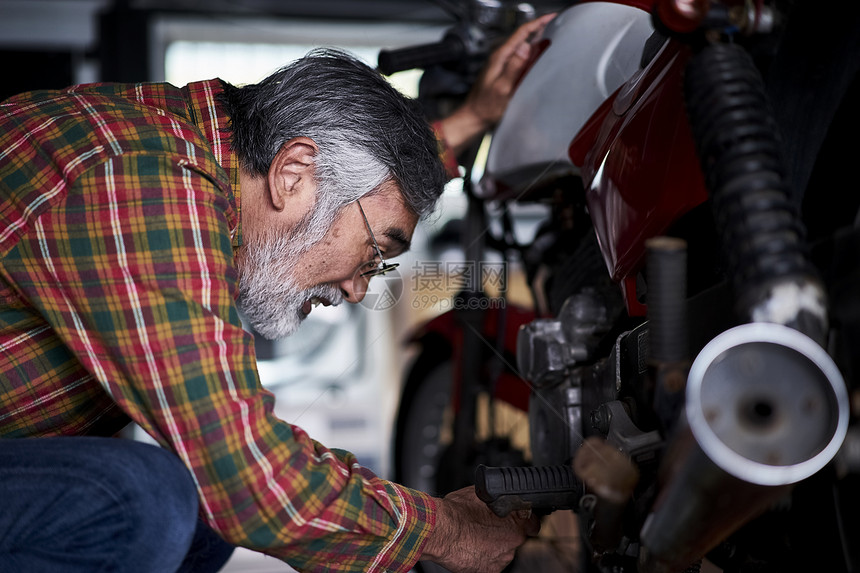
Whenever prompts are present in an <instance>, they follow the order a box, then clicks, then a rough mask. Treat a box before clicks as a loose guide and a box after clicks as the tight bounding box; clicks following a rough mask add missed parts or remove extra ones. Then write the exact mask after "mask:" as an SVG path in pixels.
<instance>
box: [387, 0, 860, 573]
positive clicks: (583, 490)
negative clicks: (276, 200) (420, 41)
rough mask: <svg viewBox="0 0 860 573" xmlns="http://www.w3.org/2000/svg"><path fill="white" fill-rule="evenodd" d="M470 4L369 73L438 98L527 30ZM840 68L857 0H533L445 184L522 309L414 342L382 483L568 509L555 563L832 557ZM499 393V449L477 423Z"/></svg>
mask: <svg viewBox="0 0 860 573" xmlns="http://www.w3.org/2000/svg"><path fill="white" fill-rule="evenodd" d="M471 6H472V8H473V9H472V10H471V11H469V10H465V11H464V10H462V9H461V10H458V11H457V16H458V18H459V19H460V23H459V24H458V26H456V27H455V28H453V29H452V31H451V32H450V33H449V34H448V35H446V37H445V38H443V40H442V41H441V42H440V43H439V45H437V46H435V47H434V50H435V51H434V50H429V49H427V47H424V48H420V47H419V48H415V49H413V50H412V51H411V52H407V51H402V52H399V51H397V50H394V51H391V52H388V53H386V54H385V63H386V66H383V65H382V64H383V58H382V57H381V58H380V67H381V68H383V67H384V68H387V69H383V71H387V72H391V71H393V70H394V69H396V68H402V67H404V66H408V67H423V68H424V69H425V76H426V77H425V80H426V82H424V87H425V90H424V93H425V96H426V99H427V100H429V101H436V102H438V101H440V100H445V98H446V97H447V96H452V94H453V98H454V99H456V97H460V96H462V95H463V94H464V93H465V91H467V88H468V85H469V82H468V79H469V78H471V79H474V74H475V69H477V68H479V67H480V66H479V65H477V64H476V62H478V61H480V58H481V57H482V56H483V57H485V56H486V54H487V53H488V52H489V51H490V49H491V46H492V39H493V38H496V37H502V36H503V35H504V33H506V32H507V33H509V32H510V31H511V30H512V29H513V26H514V24H513V23H512V22H514V21H515V20H516V19H517V17H520V18H521V17H533V9H529V8H523V7H522V5H511V4H507V3H502V2H493V1H490V0H481V1H475V2H473V3H472V4H471ZM488 14H491V15H493V17H488V16H487V15H488ZM512 15H513V16H512ZM500 22H501V23H505V22H507V24H503V25H500ZM422 54H423V56H422ZM404 55H408V57H404V58H403V59H401V60H398V58H399V56H404ZM422 57H424V58H425V59H423V60H422V59H421V58H422ZM392 62H393V63H392ZM858 68H860V7H858V5H857V3H849V2H844V3H841V4H832V5H828V6H824V5H822V4H820V3H819V4H816V3H814V2H812V1H808V0H773V1H770V2H768V1H764V0H753V1H749V0H747V1H745V0H724V1H717V0H710V1H708V0H604V1H592V0H587V1H582V2H578V3H576V4H573V5H571V6H569V7H567V8H565V9H564V10H563V11H561V12H560V13H559V14H558V15H557V16H556V17H555V19H554V20H553V21H552V22H550V24H549V25H548V26H547V28H546V30H545V31H544V34H543V36H542V38H541V39H540V40H539V42H538V43H536V44H535V45H534V46H533V53H532V59H531V61H530V63H529V66H528V68H527V71H526V73H525V74H524V75H523V77H522V79H521V80H520V83H519V85H518V87H517V91H516V93H515V95H514V97H513V99H512V101H511V103H510V105H509V107H508V109H507V111H506V112H505V116H504V117H503V119H502V121H501V123H500V124H499V125H498V127H497V128H496V130H495V132H494V133H493V134H492V140H491V143H490V146H489V152H488V156H487V158H486V165H485V167H484V169H483V175H482V177H481V178H480V179H478V180H474V181H473V178H472V177H471V176H470V172H469V170H468V169H467V173H466V177H465V179H464V187H465V190H466V194H467V197H468V200H469V207H470V208H469V211H468V215H467V218H466V219H467V220H466V222H465V224H464V234H465V240H464V244H465V245H467V246H468V249H466V251H465V256H466V258H467V260H479V259H480V257H482V256H483V254H484V252H485V249H487V248H491V247H492V248H496V249H497V250H498V251H500V252H502V253H503V254H505V255H506V256H507V257H511V258H515V259H516V260H517V261H519V262H520V263H521V264H522V265H524V267H525V268H526V271H527V276H528V278H529V283H530V286H531V290H532V293H533V299H534V302H533V305H532V308H518V307H516V306H514V305H503V306H501V307H494V308H490V309H489V310H486V309H482V307H481V305H475V304H462V305H459V310H454V311H451V312H449V313H446V314H443V315H442V316H440V317H438V318H436V319H434V320H433V321H431V322H430V323H428V324H427V325H425V327H424V329H423V330H422V332H421V334H420V336H416V338H415V339H414V341H416V342H418V343H420V344H421V345H422V347H423V350H422V353H421V354H420V355H419V356H418V358H417V359H416V362H415V365H414V366H413V368H412V370H411V372H410V374H409V377H408V379H407V381H406V384H405V386H404V392H403V397H402V399H401V405H400V409H399V412H398V418H397V427H396V429H395V439H396V443H395V467H396V475H395V478H396V479H398V480H400V481H401V482H403V483H405V484H406V485H412V486H415V487H419V488H422V489H425V490H427V491H432V492H435V493H445V492H446V491H450V490H453V489H455V488H456V487H459V486H461V485H465V484H467V483H474V484H475V487H476V490H477V492H478V494H479V496H480V497H481V498H482V499H483V500H484V501H485V502H486V503H487V504H488V505H489V506H490V508H491V509H493V511H495V512H496V513H497V514H499V515H507V514H508V513H510V512H511V511H514V510H520V509H528V510H531V511H535V512H538V513H541V514H545V515H548V516H555V515H559V514H566V515H569V514H571V513H572V514H573V515H575V517H576V524H577V526H576V527H574V528H573V530H572V531H573V533H574V534H575V535H576V536H577V538H578V544H576V547H575V556H576V560H575V562H569V561H565V562H564V563H562V568H563V570H568V571H583V572H585V571H589V572H591V571H594V572H601V573H603V572H610V571H612V572H623V573H632V572H643V573H644V572H665V573H673V572H681V571H699V570H700V568H703V567H704V568H705V569H707V568H711V569H712V570H722V571H724V572H726V573H747V572H752V571H757V572H758V571H768V572H770V571H773V572H776V571H780V572H785V571H829V572H831V571H832V572H839V571H846V572H847V571H855V570H858V569H860V554H858V549H857V547H856V544H853V543H852V542H851V540H852V538H856V535H857V534H858V527H860V523H858V520H857V518H856V515H857V511H856V508H857V503H858V493H860V489H858V487H857V486H858V472H860V449H858V448H860V427H858V425H857V415H858V409H860V393H858V387H857V382H858V380H857V378H858V372H860V370H858V368H860V357H858V353H857V352H856V350H855V349H856V348H857V347H858V343H860V328H858V327H860V296H858V294H860V250H858V247H860V217H858V213H860V190H858V189H856V184H854V183H853V182H852V178H851V175H852V173H851V171H850V169H851V167H852V159H853V153H852V152H853V151H855V150H856V148H857V145H856V133H857V131H856V130H857V128H858V127H860V114H858V110H857V109H855V108H856V106H853V105H852V103H853V102H855V101H858V99H857V98H858V96H860V81H858ZM451 77H457V78H458V81H455V82H452V81H449V79H450V78H451ZM440 78H441V79H440ZM464 78H466V79H465V80H464ZM422 81H424V80H422ZM440 86H442V87H440ZM446 86H447V88H451V87H452V86H453V89H446ZM476 156H477V151H475V150H473V151H472V152H471V153H470V154H469V155H468V157H465V158H461V159H463V161H462V162H463V163H464V164H467V165H472V163H473V161H474V159H475V157H476ZM528 203H539V204H542V205H546V206H547V207H548V208H549V212H550V215H549V217H548V218H547V220H546V222H545V223H544V224H543V225H542V227H541V230H540V231H539V232H538V234H537V235H536V236H535V238H534V240H533V241H532V242H531V243H530V244H519V243H517V242H516V241H515V240H513V238H512V236H513V233H511V232H510V230H511V225H512V223H511V220H510V217H509V211H508V210H507V208H508V207H510V206H513V205H517V204H528ZM500 206H501V207H500ZM493 207H495V208H493ZM493 213H495V214H496V215H495V216H497V217H498V219H499V220H500V221H499V225H498V227H499V228H501V229H502V232H501V233H498V234H493V233H487V232H486V229H487V228H488V227H492V225H491V223H492V221H490V220H489V218H490V217H491V216H492V215H493ZM459 296H460V297H462V298H464V299H470V298H471V299H474V298H478V299H481V298H482V297H484V298H485V297H486V296H487V295H486V294H485V293H483V292H481V291H480V289H478V290H477V291H476V292H463V293H460V295H459ZM476 309H477V310H476ZM484 398H488V399H489V403H490V406H489V408H488V407H487V406H486V401H482V400H484ZM499 403H504V404H507V405H510V406H511V407H512V408H513V409H514V410H517V411H519V412H520V413H521V415H522V416H523V417H524V418H525V419H526V420H527V425H528V432H527V433H528V439H527V444H526V446H516V445H514V443H513V442H512V440H511V439H509V438H508V437H505V436H499V435H496V434H495V433H494V432H493V431H492V430H493V427H494V425H495V424H494V417H495V414H494V412H496V410H495V408H496V404H499ZM488 419H489V422H488ZM445 425H447V426H448V430H447V431H443V430H445V428H444V427H443V426H445ZM479 426H483V427H484V428H486V427H489V428H490V430H489V431H484V430H482V431H481V432H477V431H476V429H477V428H478V427H479ZM442 435H445V436H446V437H445V438H444V439H443V440H440V436H442ZM514 567H516V560H515V564H514ZM522 570H527V569H526V568H525V566H524V567H522ZM541 570H547V569H541Z"/></svg>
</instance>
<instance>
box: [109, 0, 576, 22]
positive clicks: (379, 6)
mask: <svg viewBox="0 0 860 573" xmlns="http://www.w3.org/2000/svg"><path fill="white" fill-rule="evenodd" d="M445 3H448V4H452V5H465V4H467V2H465V1H462V0H460V1H458V0H448V1H447V2H445ZM509 3H510V4H514V5H515V4H518V2H509ZM573 3H574V1H573V0H569V1H563V0H533V1H532V2H529V4H531V5H532V6H533V7H534V8H535V10H536V11H537V12H538V13H539V14H543V13H547V12H552V11H556V10H559V9H561V8H563V7H565V6H569V5H570V4H573ZM116 4H119V5H122V4H125V5H127V6H128V7H130V8H132V9H140V10H154V11H168V12H177V11H180V12H198V13H199V12H205V13H222V14H245V15H249V16H266V15H269V16H275V17H287V16H289V17H312V18H336V19H350V20H356V19H359V20H365V19H367V20H401V21H403V20H407V21H408V20H427V21H440V22H444V21H451V20H452V17H451V16H450V14H449V13H447V12H446V11H445V10H443V9H442V8H441V7H440V6H441V4H442V3H441V2H435V1H434V0H314V1H312V2H309V1H307V0H117V1H116Z"/></svg>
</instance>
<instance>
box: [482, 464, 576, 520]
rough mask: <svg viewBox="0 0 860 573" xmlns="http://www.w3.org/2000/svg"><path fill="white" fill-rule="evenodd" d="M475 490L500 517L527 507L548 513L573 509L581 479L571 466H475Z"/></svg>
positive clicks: (541, 512) (537, 511) (536, 511)
mask: <svg viewBox="0 0 860 573" xmlns="http://www.w3.org/2000/svg"><path fill="white" fill-rule="evenodd" d="M475 493H477V495H478V498H479V499H480V500H481V501H483V502H484V503H486V504H487V505H488V506H489V507H490V509H492V510H493V512H494V513H495V514H496V515H498V516H499V517H505V516H506V515H508V514H509V513H511V512H512V511H516V510H520V509H528V510H531V511H534V512H535V513H540V514H544V513H550V512H552V511H555V510H557V509H573V508H575V507H577V506H578V505H579V500H580V498H581V497H582V483H581V482H580V481H579V480H578V479H577V478H576V476H575V475H574V473H573V469H572V468H571V467H570V466H543V467H510V468H497V467H487V466H485V465H480V466H478V469H477V470H475Z"/></svg>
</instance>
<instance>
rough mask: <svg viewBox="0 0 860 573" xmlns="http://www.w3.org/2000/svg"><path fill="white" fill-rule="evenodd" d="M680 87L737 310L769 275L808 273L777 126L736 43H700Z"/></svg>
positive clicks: (763, 287) (763, 288) (751, 300)
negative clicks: (701, 46)
mask: <svg viewBox="0 0 860 573" xmlns="http://www.w3.org/2000/svg"><path fill="white" fill-rule="evenodd" d="M684 91H685V98H686V103H687V113H688V116H689V119H690V125H691V128H692V131H693V138H694V140H695V143H696V149H697V153H698V155H699V159H700V162H701V166H702V172H703V174H704V176H705V184H706V186H707V188H708V189H709V190H710V193H711V199H712V202H713V209H714V215H715V220H716V224H717V228H718V229H720V232H721V233H722V238H723V246H724V249H725V254H726V257H727V264H728V269H729V275H730V277H731V280H732V283H733V287H734V289H735V292H736V293H737V295H738V299H739V301H740V304H741V309H740V310H741V311H742V312H743V311H748V310H749V309H750V308H751V307H752V305H754V304H755V303H756V302H757V301H758V300H759V299H760V298H762V297H763V296H765V293H766V292H767V288H768V285H770V284H773V281H774V280H779V279H783V278H786V277H797V276H802V277H807V278H813V279H815V277H817V272H816V270H815V269H814V267H813V266H812V264H811V263H810V262H809V258H808V254H807V246H806V241H805V230H804V227H803V225H802V223H801V221H800V217H799V214H798V213H797V209H796V207H795V205H794V204H793V203H791V201H790V200H789V197H791V194H790V193H789V187H788V183H787V181H786V177H785V168H784V163H783V158H782V157H783V156H782V152H781V143H780V139H779V135H778V129H777V125H776V122H775V120H774V118H773V114H772V112H771V109H770V106H769V104H768V101H767V96H766V95H765V89H764V82H763V81H762V78H761V75H760V73H759V71H758V69H757V68H756V66H755V64H754V63H753V61H752V59H751V58H750V56H749V55H748V54H747V52H746V51H745V50H744V49H743V48H742V47H740V46H737V45H735V44H711V45H709V46H707V47H706V48H704V49H703V50H702V51H701V52H699V53H698V54H697V55H696V56H694V57H693V58H692V59H691V61H690V63H689V64H688V66H687V69H686V72H685V78H684Z"/></svg>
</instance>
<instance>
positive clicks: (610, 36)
mask: <svg viewBox="0 0 860 573" xmlns="http://www.w3.org/2000/svg"><path fill="white" fill-rule="evenodd" d="M653 31H654V29H653V28H652V26H651V17H650V15H649V14H648V13H647V12H644V11H643V10H640V9H638V8H633V7H631V6H625V5H621V4H616V3H612V2H586V3H584V4H578V5H576V6H572V7H570V8H568V9H566V10H565V11H563V12H561V13H559V15H558V16H556V17H555V18H554V19H553V20H552V21H551V22H550V23H549V25H548V26H547V28H546V30H545V31H544V36H543V37H544V38H547V39H549V40H550V42H551V43H550V45H549V47H548V48H547V49H546V50H545V51H544V53H543V54H542V55H541V56H540V57H539V58H538V60H537V61H536V62H535V64H534V66H533V67H532V68H531V70H529V72H528V73H527V74H526V76H525V77H524V78H523V81H522V83H521V84H520V85H519V87H518V88H517V91H516V92H515V93H514V96H513V98H512V99H511V102H510V103H509V105H508V109H507V111H506V113H505V116H504V118H502V121H501V122H500V123H499V125H498V127H497V128H496V131H495V133H494V134H493V137H492V141H491V144H490V149H489V154H488V157H487V165H486V169H485V172H484V177H483V179H482V180H481V183H480V185H478V189H477V193H478V194H479V195H481V196H485V197H491V196H493V195H495V193H496V188H497V187H496V185H497V184H500V185H501V186H504V187H507V188H509V189H512V190H514V191H517V192H524V191H526V190H528V188H529V187H530V186H533V185H535V184H537V183H539V182H541V181H545V180H550V179H555V178H557V177H560V176H564V175H568V174H571V173H572V174H577V173H578V169H577V168H576V167H575V166H574V165H573V164H572V163H571V161H570V158H569V157H568V148H569V146H570V143H571V141H573V138H574V136H575V135H576V133H577V132H578V131H579V130H580V128H582V126H583V125H584V124H585V122H586V120H588V118H589V117H590V116H591V115H592V114H593V113H594V112H595V110H597V108H598V106H600V104H601V103H602V102H603V101H604V100H605V99H606V98H608V97H609V96H610V95H611V94H612V93H613V92H614V91H615V90H616V89H617V88H618V87H619V86H620V85H621V84H623V83H624V82H625V81H627V80H628V79H629V78H630V76H632V75H633V74H634V73H635V72H636V71H637V70H638V69H639V62H640V59H641V57H642V50H643V47H644V45H645V41H646V40H647V39H648V37H649V36H650V35H651V34H652V33H653Z"/></svg>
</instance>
